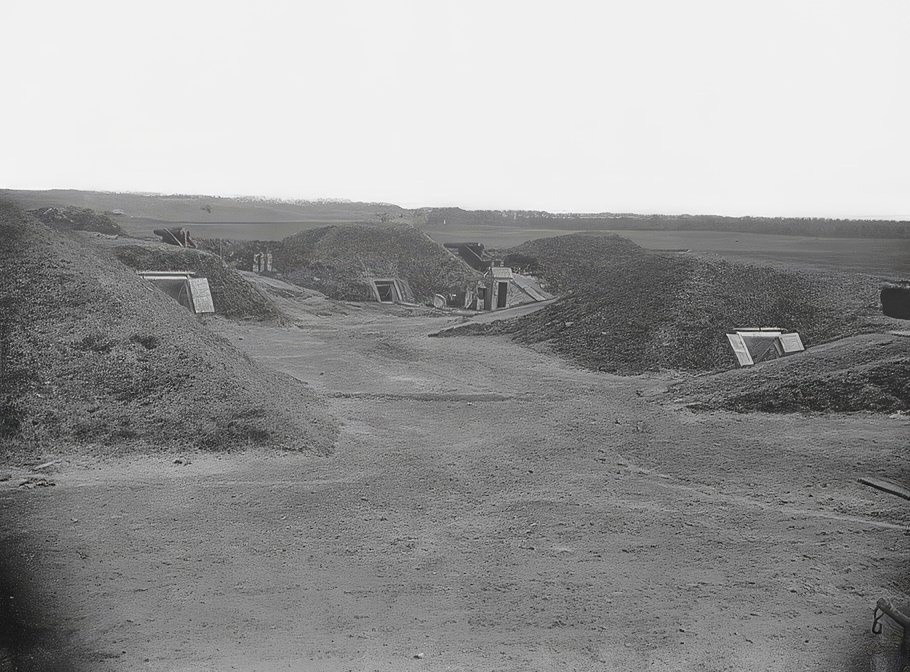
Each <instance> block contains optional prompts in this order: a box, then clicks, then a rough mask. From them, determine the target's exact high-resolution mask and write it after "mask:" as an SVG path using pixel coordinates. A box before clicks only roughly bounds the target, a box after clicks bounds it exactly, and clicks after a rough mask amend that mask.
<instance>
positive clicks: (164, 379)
mask: <svg viewBox="0 0 910 672" xmlns="http://www.w3.org/2000/svg"><path fill="white" fill-rule="evenodd" d="M0 263H2V266H3V267H4V268H7V269H16V272H15V273H14V274H13V273H9V274H6V275H4V278H3V282H2V284H0V342H2V344H3V348H2V352H0V365H2V372H0V375H2V385H0V393H2V396H0V432H2V438H3V442H4V445H5V446H6V447H8V448H17V449H20V450H29V451H32V450H33V451H41V450H47V449H53V450H54V451H58V452H67V451H76V450H79V451H84V450H95V451H97V452H105V453H106V452H117V453H123V452H127V451H131V450H145V449H150V448H151V449H181V448H185V447H198V448H203V449H207V450H229V449H232V448H237V447H241V446H247V445H251V444H255V445H259V446H269V447H271V446H274V447H282V448H292V449H297V450H307V451H315V452H322V453H324V452H327V451H329V450H330V449H331V446H332V442H333V436H334V424H333V422H332V421H331V420H330V419H329V418H328V417H327V416H326V415H325V412H324V410H323V405H322V403H321V402H320V401H319V400H318V399H317V398H316V397H315V395H313V394H312V393H311V392H310V391H308V390H307V389H306V387H305V386H304V385H302V384H300V383H297V382H296V381H292V380H289V379H287V378H285V377H284V376H281V375H278V374H275V373H274V372H270V371H267V370H264V369H262V368H261V367H259V366H257V365H255V364H253V363H252V362H250V361H249V359H248V358H246V357H244V356H243V355H241V354H240V353H239V352H237V351H236V350H235V349H234V348H233V347H232V346H231V345H230V344H228V343H227V342H225V341H224V340H223V339H222V338H219V337H217V336H215V335H214V334H212V333H210V331H209V330H207V329H206V328H205V327H204V326H203V325H202V324H201V323H200V320H199V318H197V317H196V316H194V315H193V314H191V313H190V312H189V311H187V310H186V309H184V308H182V307H181V306H179V305H178V304H177V303H176V302H174V301H173V300H172V299H170V298H169V297H167V296H166V295H165V294H164V293H162V292H160V291H159V290H157V289H156V288H154V287H152V286H151V285H150V284H147V283H146V282H145V281H143V280H142V279H140V278H138V277H137V276H136V275H135V273H133V272H132V271H131V270H129V269H128V268H126V267H125V266H123V265H122V264H121V263H120V262H119V261H117V260H116V259H115V258H113V257H112V256H111V255H110V254H109V253H108V252H107V251H106V250H103V249H100V248H95V247H92V246H90V245H89V244H88V243H87V242H86V241H85V240H83V239H80V238H79V237H77V236H75V235H72V234H68V233H65V232H60V231H56V230H52V229H51V228H49V227H47V226H45V225H43V224H41V223H40V222H38V221H37V220H35V219H33V218H31V217H28V216H27V215H25V214H24V213H23V212H22V211H20V210H18V209H16V208H15V207H13V206H10V205H8V204H3V203H0Z"/></svg>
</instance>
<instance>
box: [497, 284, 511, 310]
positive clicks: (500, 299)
mask: <svg viewBox="0 0 910 672" xmlns="http://www.w3.org/2000/svg"><path fill="white" fill-rule="evenodd" d="M508 298H509V283H508V282H500V283H499V294H498V295H497V297H496V307H497V308H505V307H506V299H508Z"/></svg>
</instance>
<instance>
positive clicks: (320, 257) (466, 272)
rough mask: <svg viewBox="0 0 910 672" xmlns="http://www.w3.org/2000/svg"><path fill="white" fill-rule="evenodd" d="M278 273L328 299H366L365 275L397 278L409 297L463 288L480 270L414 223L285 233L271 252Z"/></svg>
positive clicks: (370, 297) (424, 298)
mask: <svg viewBox="0 0 910 672" xmlns="http://www.w3.org/2000/svg"><path fill="white" fill-rule="evenodd" d="M275 262H276V267H277V268H278V270H279V271H280V272H281V274H282V275H283V276H284V277H286V278H288V279H289V280H291V281H292V282H295V283H296V284H298V285H301V286H303V287H309V288H311V289H317V290H319V291H321V292H323V293H324V294H326V295H327V296H329V297H331V298H333V299H342V300H348V301H371V300H373V292H372V289H371V288H370V284H369V278H371V277H372V278H399V279H400V280H402V281H403V282H404V283H405V284H406V286H407V287H406V291H408V290H409V292H410V296H408V297H405V298H406V300H410V301H416V302H427V301H430V300H432V298H433V295H434V294H436V293H443V294H445V293H448V292H454V291H457V290H459V289H461V290H463V289H464V288H465V287H466V286H468V285H470V284H473V281H474V280H475V279H476V278H478V277H479V275H478V274H477V273H476V272H475V271H474V270H473V269H471V268H470V267H469V266H467V265H466V264H465V263H464V262H462V261H461V260H459V259H456V258H455V257H453V256H452V255H451V254H449V253H448V252H446V250H445V249H444V248H443V247H442V246H441V245H439V244H438V243H435V242H434V241H432V240H431V239H430V238H428V237H427V236H426V235H424V234H423V233H421V232H420V231H418V230H417V229H415V228H412V227H407V226H395V227H393V226H329V227H324V228H321V229H314V230H312V231H304V232H302V233H299V234H297V235H294V236H291V237H289V238H285V239H284V241H282V243H281V248H280V249H279V250H278V252H277V253H276V255H275Z"/></svg>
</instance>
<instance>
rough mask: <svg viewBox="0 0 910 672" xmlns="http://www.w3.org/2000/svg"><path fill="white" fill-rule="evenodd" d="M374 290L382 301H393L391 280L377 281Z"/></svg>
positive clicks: (393, 290) (393, 294)
mask: <svg viewBox="0 0 910 672" xmlns="http://www.w3.org/2000/svg"><path fill="white" fill-rule="evenodd" d="M376 291H377V292H378V293H379V300H380V301H382V302H383V303H395V286H394V285H393V284H392V283H391V282H377V283H376Z"/></svg>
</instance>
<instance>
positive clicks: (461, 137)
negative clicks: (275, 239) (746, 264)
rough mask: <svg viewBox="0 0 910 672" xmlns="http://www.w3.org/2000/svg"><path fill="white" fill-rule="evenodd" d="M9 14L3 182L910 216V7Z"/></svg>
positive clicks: (66, 5) (487, 204)
mask: <svg viewBox="0 0 910 672" xmlns="http://www.w3.org/2000/svg"><path fill="white" fill-rule="evenodd" d="M0 25H3V37H2V39H0V62H2V63H3V68H2V73H3V74H2V80H0V82H2V89H0V91H2V92H3V93H2V95H0V124H2V130H3V146H2V148H0V187H7V188H23V189H42V188H76V189H100V190H112V191H156V192H166V193H201V194H209V195H240V194H248V195H264V196H277V197H285V198H347V199H352V200H369V201H386V202H392V203H397V204H399V205H403V206H425V205H426V206H429V205H458V206H462V207H465V208H503V209H511V208H521V209H546V210H551V211H598V212H599V211H613V212H628V211H634V212H665V213H683V212H688V213H720V214H755V215H808V216H834V217H886V218H899V219H910V168H908V165H910V163H908V162H910V40H908V39H907V35H908V32H910V2H907V0H893V1H887V0H855V1H853V2H838V1H836V0H818V1H809V0H762V1H761V2H755V1H752V2H746V1H745V0H742V1H740V0H717V1H710V0H687V1H685V2H682V1H680V0H651V1H643V0H625V1H618V0H616V1H600V2H596V1H592V2H571V1H566V0H560V1H559V2H557V1H556V0H554V1H552V2H533V1H528V0H522V1H515V2H506V1H502V2H496V1H495V0H486V1H478V2H472V1H466V0H457V1H451V2H444V1H434V0H415V1H413V2H406V1H398V0H396V1H386V0H372V1H369V0H365V1H349V2H344V1H339V0H325V1H318V2H317V1H313V2H306V1H300V0H298V1H288V2H281V1H277V0H273V1H270V0H257V1H255V2H254V1H252V0H249V1H246V2H230V1H224V0H220V1H217V2H215V1H212V2H207V1H206V2H203V1H198V2H194V1H193V0H182V1H181V2H168V1H164V2H163V1H161V0H156V1H154V2H152V1H149V0H144V1H142V2H139V1H134V2H125V1H123V0H117V1H115V2H98V1H95V0H79V2H74V1H72V0H67V1H63V2H43V1H41V0H2V2H0Z"/></svg>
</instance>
